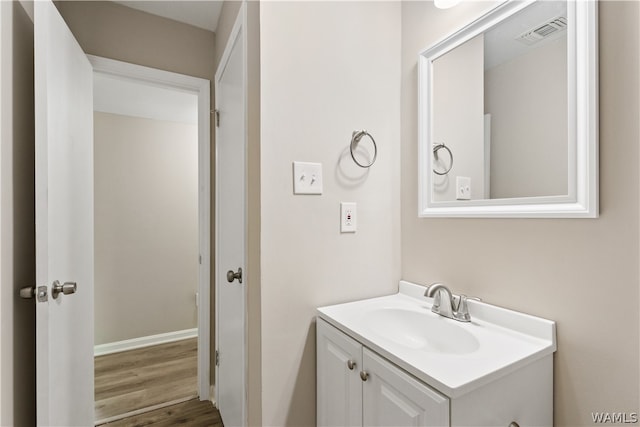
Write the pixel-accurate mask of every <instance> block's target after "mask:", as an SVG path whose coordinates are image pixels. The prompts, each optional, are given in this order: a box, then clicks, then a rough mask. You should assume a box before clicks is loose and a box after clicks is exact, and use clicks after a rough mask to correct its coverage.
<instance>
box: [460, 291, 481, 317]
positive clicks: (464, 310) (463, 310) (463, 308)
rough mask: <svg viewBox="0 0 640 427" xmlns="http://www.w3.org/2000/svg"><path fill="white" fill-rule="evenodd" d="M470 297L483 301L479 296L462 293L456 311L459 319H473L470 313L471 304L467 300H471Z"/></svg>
mask: <svg viewBox="0 0 640 427" xmlns="http://www.w3.org/2000/svg"><path fill="white" fill-rule="evenodd" d="M470 299H472V300H475V301H482V300H481V299H480V298H477V297H468V296H466V295H463V294H460V301H459V302H458V310H457V311H456V313H455V315H456V318H457V319H458V320H460V321H463V322H470V321H471V316H470V315H469V306H468V305H467V300H470Z"/></svg>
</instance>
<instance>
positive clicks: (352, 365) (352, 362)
mask: <svg viewBox="0 0 640 427" xmlns="http://www.w3.org/2000/svg"><path fill="white" fill-rule="evenodd" d="M355 367H356V362H355V360H347V368H349V370H350V371H353V369H354V368H355Z"/></svg>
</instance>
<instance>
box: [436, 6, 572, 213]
mask: <svg viewBox="0 0 640 427" xmlns="http://www.w3.org/2000/svg"><path fill="white" fill-rule="evenodd" d="M567 25H568V22H567V5H566V2H564V1H541V2H534V3H532V5H530V6H528V7H526V8H524V9H523V10H521V11H519V12H518V13H516V14H514V15H513V16H510V17H509V18H508V19H505V20H504V21H501V22H500V23H499V24H498V25H496V26H493V27H491V28H489V30H487V31H485V32H484V33H480V34H478V35H477V36H475V37H473V38H472V39H470V40H468V41H466V42H465V43H463V44H461V45H459V46H457V47H456V48H454V49H452V50H449V51H448V52H446V53H445V54H443V55H441V56H440V57H438V58H436V59H435V60H434V61H433V74H432V76H433V77H432V78H433V80H432V85H433V86H432V87H433V92H432V106H433V109H432V120H433V121H432V124H433V126H432V130H431V131H432V142H433V147H432V148H433V149H434V151H433V155H432V163H433V173H432V181H431V182H432V184H433V188H432V193H431V195H432V198H433V201H435V202H438V201H454V200H482V199H504V198H520V197H536V196H562V195H567V194H568V191H569V190H568V174H569V170H568V169H569V166H568V165H569V151H570V147H569V144H568V141H569V140H570V138H569V135H568V132H569V129H568V123H569V117H568V111H569V109H568V91H569V89H568V85H567V76H568V70H567V31H566V27H567Z"/></svg>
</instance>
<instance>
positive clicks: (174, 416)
mask: <svg viewBox="0 0 640 427" xmlns="http://www.w3.org/2000/svg"><path fill="white" fill-rule="evenodd" d="M177 425H183V426H189V427H224V426H223V424H222V420H221V419H220V413H219V412H218V411H217V410H216V408H214V407H213V404H212V403H211V402H210V401H208V400H207V401H204V402H200V401H199V400H198V399H193V400H189V401H187V402H184V403H178V404H177V405H172V406H168V407H166V408H162V409H157V410H155V411H151V412H146V413H144V414H141V415H136V416H133V417H129V418H124V419H121V420H118V421H114V422H111V423H108V424H104V426H107V427H143V426H152V427H173V426H177Z"/></svg>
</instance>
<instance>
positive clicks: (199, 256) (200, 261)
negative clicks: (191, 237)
mask: <svg viewBox="0 0 640 427" xmlns="http://www.w3.org/2000/svg"><path fill="white" fill-rule="evenodd" d="M198 263H199V264H202V255H198Z"/></svg>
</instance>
